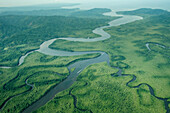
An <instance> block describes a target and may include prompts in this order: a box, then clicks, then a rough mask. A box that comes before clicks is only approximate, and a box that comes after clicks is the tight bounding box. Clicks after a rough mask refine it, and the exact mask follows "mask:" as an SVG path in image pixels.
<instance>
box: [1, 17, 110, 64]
mask: <svg viewBox="0 0 170 113" xmlns="http://www.w3.org/2000/svg"><path fill="white" fill-rule="evenodd" d="M112 19H113V18H112ZM110 20H111V18H110V19H92V18H91V19H90V18H76V17H63V16H41V17H40V16H15V15H14V16H0V53H1V54H0V65H10V66H11V65H16V64H17V62H18V59H19V57H20V56H21V55H24V54H25V53H26V52H28V51H30V50H32V49H37V48H39V45H40V44H41V43H42V42H44V41H46V40H49V39H52V38H55V37H83V38H87V37H96V35H95V34H93V33H92V30H94V29H95V28H97V27H99V26H103V25H106V24H107V22H109V21H110Z"/></svg>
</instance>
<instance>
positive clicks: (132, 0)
mask: <svg viewBox="0 0 170 113" xmlns="http://www.w3.org/2000/svg"><path fill="white" fill-rule="evenodd" d="M57 3H80V4H81V5H79V6H75V7H78V8H82V9H89V8H94V7H96V8H111V9H115V10H124V9H136V8H142V7H145V8H161V9H166V10H170V8H169V4H170V0H149V1H148V0H142V1H139V0H128V1H127V0H107V1H105V0H93V1H92V0H81V1H80V0H74V1H70V0H12V1H11V0H3V1H2V0H0V7H16V6H31V5H38V4H57Z"/></svg>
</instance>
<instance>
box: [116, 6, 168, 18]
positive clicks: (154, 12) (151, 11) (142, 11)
mask: <svg viewBox="0 0 170 113" xmlns="http://www.w3.org/2000/svg"><path fill="white" fill-rule="evenodd" d="M117 13H118V14H124V15H140V16H154V15H155V16H156V15H163V14H168V13H170V12H168V11H166V10H162V9H151V8H141V9H137V10H133V11H119V12H117Z"/></svg>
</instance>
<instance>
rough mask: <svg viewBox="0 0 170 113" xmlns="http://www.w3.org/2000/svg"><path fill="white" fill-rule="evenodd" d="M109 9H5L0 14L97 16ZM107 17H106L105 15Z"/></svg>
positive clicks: (101, 15)
mask: <svg viewBox="0 0 170 113" xmlns="http://www.w3.org/2000/svg"><path fill="white" fill-rule="evenodd" d="M109 11H111V10H110V9H106V8H94V9H90V10H80V9H78V8H75V9H63V8H58V9H46V10H32V11H5V12H2V13H0V16H4V15H26V16H74V17H88V18H98V17H105V16H103V13H105V12H109ZM106 18H107V17H106Z"/></svg>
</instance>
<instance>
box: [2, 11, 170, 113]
mask: <svg viewBox="0 0 170 113" xmlns="http://www.w3.org/2000/svg"><path fill="white" fill-rule="evenodd" d="M74 10H77V9H74ZM103 10H104V12H105V11H106V12H107V11H109V10H106V9H93V10H89V11H77V12H76V13H75V12H74V13H73V12H72V10H70V12H71V16H72V17H71V16H70V15H62V16H49V15H48V16H44V15H45V14H44V15H43V16H42V15H38V16H37V15H36V13H35V14H34V16H30V15H29V16H28V15H26V14H27V13H30V12H25V13H24V14H25V15H23V13H21V15H20V16H15V15H13V16H11V15H8V16H7V15H5V16H4V15H1V16H0V25H1V27H0V52H1V53H2V54H0V60H1V61H0V65H2V66H3V65H4V66H14V67H13V68H10V69H3V68H0V109H1V111H0V112H2V113H6V112H10V113H14V112H16V113H17V112H22V111H23V110H24V109H26V108H27V107H29V106H30V105H32V104H33V103H35V102H36V101H37V100H39V99H40V98H41V97H43V96H44V95H45V94H47V93H48V91H50V89H52V88H54V87H55V86H57V85H58V84H60V83H61V82H62V81H64V80H65V79H66V78H67V77H68V75H69V73H70V72H69V70H68V66H69V65H70V64H73V63H75V62H77V61H82V60H85V59H92V58H96V57H99V56H100V54H99V53H94V54H86V55H79V56H69V57H67V56H65V57H63V56H62V57H61V56H50V55H44V54H42V53H39V52H33V53H31V54H29V55H28V56H27V57H26V59H25V61H24V63H23V64H22V65H20V66H17V64H18V60H19V58H20V56H22V55H24V54H25V53H27V52H29V51H31V50H35V49H38V48H39V46H40V44H41V43H42V42H44V41H46V40H49V39H53V38H58V37H76V38H79V37H81V38H88V37H90V38H94V37H96V36H98V35H96V34H93V33H92V30H93V29H95V28H97V27H99V26H104V25H107V23H108V22H109V21H111V20H113V19H116V18H117V17H105V16H102V15H101V14H102V13H103ZM89 12H90V13H91V14H92V15H95V16H93V17H92V16H90V15H89ZM11 13H13V12H11ZM18 13H19V12H17V14H18ZM32 13H33V12H32ZM119 13H121V14H134V15H140V16H143V17H144V19H143V20H138V21H135V22H132V23H128V24H125V25H121V26H117V27H111V28H107V29H105V31H106V32H108V33H109V34H110V35H111V38H109V39H106V40H103V41H98V42H74V41H66V40H56V41H55V42H54V43H53V44H51V45H50V48H52V49H57V50H64V51H71V52H74V51H103V52H106V53H107V54H108V55H109V58H110V59H109V61H110V63H109V64H110V65H108V64H107V63H106V62H102V63H97V64H93V65H89V66H88V67H87V68H85V69H84V70H82V71H81V72H80V74H79V76H78V77H77V80H76V82H75V83H74V84H73V85H72V86H71V87H70V88H68V89H66V90H64V91H62V92H60V93H58V94H56V96H55V97H54V98H53V99H52V100H51V101H49V102H48V103H46V104H45V105H44V106H42V107H40V108H39V109H37V110H36V111H34V112H35V113H47V112H50V113H55V112H64V113H68V112H85V113H88V112H90V113H98V112H99V113H102V112H106V113H140V112H145V113H152V112H153V113H154V112H157V113H166V112H167V113H168V112H169V107H167V106H170V95H169V94H170V90H169V89H170V71H169V68H170V46H169V45H170V27H169V26H170V20H169V18H170V13H169V12H167V11H164V10H153V9H139V10H135V11H128V12H119ZM19 14H20V13H19ZM38 14H39V13H38ZM74 14H75V15H76V16H75V15H74ZM87 15H88V16H87ZM65 16H67V17H65ZM87 17H88V18H87ZM146 44H149V45H148V46H149V48H150V50H149V49H148V48H147V46H146ZM115 67H116V68H115ZM120 69H121V75H122V76H120V74H119V73H118V71H120ZM71 71H74V68H73V69H72V70H71ZM123 75H124V76H123ZM134 77H136V79H134ZM139 85H140V87H136V86H139ZM148 85H149V86H151V87H152V88H153V90H154V95H155V96H157V97H160V98H164V99H166V102H167V103H168V104H165V101H163V100H161V99H158V98H155V96H154V95H152V94H151V91H150V90H151V88H150V87H148ZM166 105H167V106H166Z"/></svg>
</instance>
